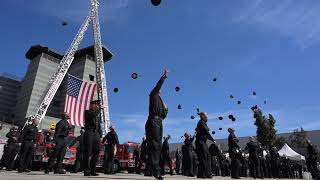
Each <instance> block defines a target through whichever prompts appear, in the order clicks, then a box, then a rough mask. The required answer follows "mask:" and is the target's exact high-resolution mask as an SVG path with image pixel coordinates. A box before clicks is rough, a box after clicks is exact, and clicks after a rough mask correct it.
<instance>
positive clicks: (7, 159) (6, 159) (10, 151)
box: [1, 143, 19, 170]
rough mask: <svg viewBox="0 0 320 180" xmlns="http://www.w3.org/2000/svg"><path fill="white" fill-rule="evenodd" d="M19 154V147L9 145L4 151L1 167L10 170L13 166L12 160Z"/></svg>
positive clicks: (15, 144) (13, 144)
mask: <svg viewBox="0 0 320 180" xmlns="http://www.w3.org/2000/svg"><path fill="white" fill-rule="evenodd" d="M18 152H19V145H18V144H17V143H9V144H8V145H7V146H6V147H5V150H4V153H3V156H2V159H1V161H2V165H1V166H2V167H6V170H12V168H13V166H14V158H15V157H16V155H17V154H18Z"/></svg>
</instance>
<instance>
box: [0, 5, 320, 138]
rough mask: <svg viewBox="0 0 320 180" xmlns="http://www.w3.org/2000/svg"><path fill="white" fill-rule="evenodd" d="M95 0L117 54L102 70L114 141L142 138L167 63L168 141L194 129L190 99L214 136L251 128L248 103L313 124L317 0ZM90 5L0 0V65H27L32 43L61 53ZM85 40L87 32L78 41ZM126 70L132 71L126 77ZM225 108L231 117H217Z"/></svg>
mask: <svg viewBox="0 0 320 180" xmlns="http://www.w3.org/2000/svg"><path fill="white" fill-rule="evenodd" d="M100 1H101V2H100V4H101V7H100V16H101V18H100V20H101V33H102V41H103V44H104V45H106V46H107V47H108V48H109V49H110V50H111V51H112V52H113V53H114V58H113V59H112V61H110V62H108V63H107V64H106V75H107V84H108V87H109V90H108V91H109V92H108V94H109V100H110V101H109V104H110V114H111V120H112V123H113V124H114V125H116V127H117V129H118V133H119V138H120V141H122V142H124V141H128V140H131V141H140V139H141V137H142V136H143V133H144V124H145V121H146V119H147V112H148V95H149V92H150V90H151V89H152V88H153V86H154V85H155V83H156V82H157V80H158V78H159V77H160V75H161V74H162V72H163V69H164V68H165V67H168V68H169V69H170V70H171V73H170V75H169V78H168V79H167V81H166V82H165V84H164V86H163V90H162V96H163V99H164V100H165V101H166V103H167V105H168V106H169V114H168V118H167V119H166V120H165V121H164V133H165V134H167V133H169V134H171V136H172V137H173V138H172V142H178V141H181V139H180V136H181V135H182V134H183V133H184V132H186V131H187V132H190V133H193V132H194V128H195V125H196V123H197V121H196V120H191V119H190V116H191V115H194V114H195V112H196V108H197V107H199V108H200V110H202V111H206V112H208V113H209V117H210V120H209V126H210V128H211V130H215V131H216V132H217V133H216V136H215V138H225V137H227V132H226V128H228V127H235V128H237V132H236V133H237V135H239V136H246V135H253V134H255V126H254V125H253V122H254V119H253V117H252V113H251V111H250V109H249V108H250V107H251V106H252V105H255V104H258V105H261V107H262V109H263V111H264V112H265V114H266V115H267V113H272V114H273V115H274V116H275V118H276V120H277V129H278V131H279V132H288V131H292V130H293V129H295V128H298V127H300V126H302V127H304V128H305V129H306V130H314V129H319V128H320V122H319V117H318V116H319V114H318V113H319V112H320V104H319V100H320V96H319V92H320V85H319V83H318V81H319V77H320V71H319V67H320V61H319V60H318V56H319V47H320V46H319V45H320V43H319V40H320V21H319V18H318V17H319V16H320V14H319V12H320V2H318V1H299V2H297V1H293V0H282V1H277V0H240V1H238V0H231V1H223V0H216V1H212V0H202V1H201V2H199V1H196V0H185V1H172V0H163V2H162V4H161V5H160V6H159V7H154V6H152V5H151V4H150V2H149V0H100ZM88 5H89V0H68V1H63V0H46V1H43V0H32V1H30V0H3V1H2V5H1V7H0V22H1V24H2V25H1V28H0V39H1V41H2V43H1V45H0V46H1V48H0V49H1V55H2V56H1V59H2V60H1V62H2V63H1V66H0V72H8V73H11V74H15V75H17V76H20V77H23V76H24V74H25V72H26V69H27V65H28V63H29V62H28V60H26V58H25V52H26V51H27V50H28V48H29V47H30V46H32V45H35V44H43V45H46V46H48V47H50V48H52V49H55V50H57V51H58V52H61V53H64V52H65V51H66V50H67V48H68V46H69V44H70V43H71V41H72V39H73V38H74V36H75V34H76V32H77V31H78V28H79V27H80V25H81V23H82V21H83V20H84V19H85V17H86V15H87V13H88ZM62 21H67V22H68V23H69V25H68V26H65V27H63V26H61V22H62ZM92 43H93V38H92V30H89V32H87V34H86V37H85V39H84V41H83V43H82V45H81V47H86V46H88V45H91V44H92ZM133 72H137V73H138V74H139V79H137V80H132V79H131V78H130V75H131V73H133ZM214 77H217V79H218V80H217V82H215V83H214V82H212V79H213V78H214ZM177 85H179V86H180V87H181V92H179V93H176V92H175V91H174V88H175V86H177ZM114 87H118V88H119V89H120V91H119V93H117V94H115V93H113V92H112V90H113V88H114ZM252 91H256V92H257V96H255V97H253V96H252V95H251V93H252ZM230 94H232V95H234V97H235V100H230V99H229V98H228V97H229V95H230ZM238 99H239V100H241V101H242V104H241V105H237V103H236V101H237V100H238ZM264 100H267V104H266V105H264V104H263V101H264ZM178 104H181V105H182V108H183V109H182V110H178V109H177V105H178ZM230 113H232V114H234V115H235V116H236V118H237V121H236V122H235V123H233V122H231V121H229V120H227V118H225V119H226V120H224V121H219V120H217V117H218V116H221V115H223V116H225V117H226V116H227V115H228V114H230ZM220 127H222V128H224V130H223V131H218V128H220Z"/></svg>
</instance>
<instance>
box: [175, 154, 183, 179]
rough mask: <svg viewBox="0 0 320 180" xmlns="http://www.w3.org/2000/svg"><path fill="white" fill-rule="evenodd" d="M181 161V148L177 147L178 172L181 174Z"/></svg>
mask: <svg viewBox="0 0 320 180" xmlns="http://www.w3.org/2000/svg"><path fill="white" fill-rule="evenodd" d="M181 161H182V154H181V152H180V150H179V148H177V151H176V174H177V175H180V174H181V173H180V168H181Z"/></svg>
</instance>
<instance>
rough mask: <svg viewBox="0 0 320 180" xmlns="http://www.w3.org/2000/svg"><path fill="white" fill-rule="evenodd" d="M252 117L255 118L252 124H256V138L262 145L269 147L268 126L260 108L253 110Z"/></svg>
mask: <svg viewBox="0 0 320 180" xmlns="http://www.w3.org/2000/svg"><path fill="white" fill-rule="evenodd" d="M254 118H255V119H256V121H255V123H254V125H256V126H257V140H258V141H259V142H260V143H261V145H262V146H265V147H269V140H268V137H269V128H268V124H267V120H266V118H265V117H264V116H263V114H262V111H261V110H260V109H256V110H255V111H254Z"/></svg>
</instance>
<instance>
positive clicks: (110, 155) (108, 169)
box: [104, 144, 114, 174]
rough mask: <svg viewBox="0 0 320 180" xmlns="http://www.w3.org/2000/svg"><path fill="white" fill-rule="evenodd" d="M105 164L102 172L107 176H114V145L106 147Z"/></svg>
mask: <svg viewBox="0 0 320 180" xmlns="http://www.w3.org/2000/svg"><path fill="white" fill-rule="evenodd" d="M106 155H107V157H105V159H106V163H105V167H104V172H105V173H107V174H114V168H113V161H114V145H109V144H108V145H107V147H106Z"/></svg>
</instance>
